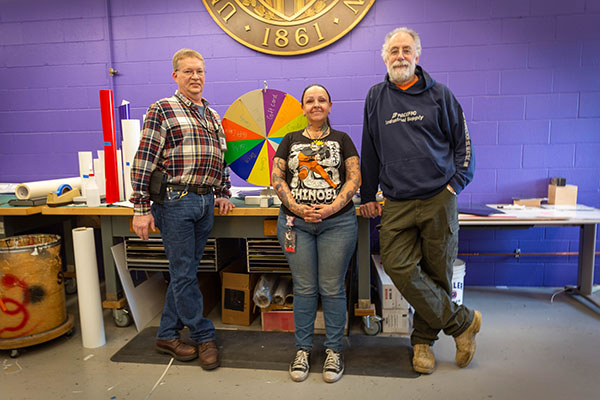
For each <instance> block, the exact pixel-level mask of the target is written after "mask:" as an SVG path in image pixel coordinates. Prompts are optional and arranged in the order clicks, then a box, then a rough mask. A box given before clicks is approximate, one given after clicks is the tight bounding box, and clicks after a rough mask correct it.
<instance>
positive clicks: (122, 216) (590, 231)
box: [42, 199, 600, 317]
mask: <svg viewBox="0 0 600 400" xmlns="http://www.w3.org/2000/svg"><path fill="white" fill-rule="evenodd" d="M234 203H236V208H234V209H233V210H232V212H230V213H229V214H227V215H218V214H217V209H215V222H214V226H213V229H212V231H211V233H210V237H213V238H245V237H251V238H263V237H268V236H265V229H264V226H265V221H267V220H276V219H277V215H278V213H279V207H278V206H271V207H268V208H260V207H256V206H244V205H243V202H241V201H239V200H237V199H234ZM42 214H43V215H71V216H73V215H97V216H99V217H100V221H101V235H102V252H103V258H104V272H105V279H106V282H105V283H106V300H105V302H104V303H103V306H104V307H106V308H121V307H123V306H124V304H125V303H124V299H123V298H122V296H121V293H120V292H121V289H120V285H119V281H118V279H117V272H116V268H115V264H114V260H113V257H112V253H111V247H112V246H113V245H114V244H116V243H118V242H119V241H121V240H122V239H123V238H127V237H137V236H136V235H135V233H134V232H133V229H132V228H131V219H132V216H133V210H132V209H131V208H124V207H116V206H101V207H95V208H87V207H81V206H71V207H54V208H51V207H43V208H42ZM574 215H575V217H564V216H560V217H552V216H543V217H533V218H524V217H511V216H507V215H492V216H474V215H466V214H460V215H459V224H460V226H461V228H462V229H527V228H532V227H549V226H577V227H579V257H578V277H577V286H576V287H572V288H568V289H569V290H568V292H569V293H571V294H576V295H580V296H583V297H584V298H586V299H587V300H589V301H592V302H593V300H592V299H591V297H590V295H591V294H592V290H593V282H594V257H595V249H596V227H597V224H598V223H600V218H591V219H586V218H578V217H577V215H576V214H574ZM357 218H358V246H357V254H356V264H357V274H358V302H357V304H356V305H355V315H357V316H363V317H365V316H370V315H374V314H375V309H374V306H373V304H372V303H371V293H370V282H371V268H370V253H371V251H370V224H369V219H367V218H363V217H362V216H360V214H359V212H358V208H357ZM151 236H152V237H160V235H159V233H157V232H155V233H151ZM270 237H272V236H270Z"/></svg>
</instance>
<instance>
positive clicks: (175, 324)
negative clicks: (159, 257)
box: [152, 191, 215, 343]
mask: <svg viewBox="0 0 600 400" xmlns="http://www.w3.org/2000/svg"><path fill="white" fill-rule="evenodd" d="M214 202H215V200H214V196H213V194H212V193H209V194H205V195H198V194H195V193H188V194H187V195H185V196H183V197H181V192H180V191H173V192H167V193H166V195H165V202H164V204H158V203H156V202H154V203H153V204H152V215H153V216H154V223H155V225H156V227H157V228H158V229H160V233H161V235H162V239H163V244H164V246H165V252H166V253H167V258H168V259H169V274H170V275H171V281H170V283H169V288H168V289H167V294H166V298H165V307H164V308H163V312H162V316H161V319H160V327H159V328H158V333H157V338H158V339H161V340H169V339H174V338H178V337H179V336H180V331H181V329H183V327H184V326H187V327H188V328H189V330H190V339H192V340H194V341H195V342H197V343H204V342H207V341H209V340H214V338H215V327H214V325H213V323H212V321H211V320H209V319H207V318H205V317H204V316H203V315H202V311H203V310H202V293H201V292H200V289H199V287H198V277H197V273H198V265H200V260H201V259H202V254H203V253H204V246H205V245H206V240H207V239H208V234H209V233H210V231H211V229H212V226H213V214H214Z"/></svg>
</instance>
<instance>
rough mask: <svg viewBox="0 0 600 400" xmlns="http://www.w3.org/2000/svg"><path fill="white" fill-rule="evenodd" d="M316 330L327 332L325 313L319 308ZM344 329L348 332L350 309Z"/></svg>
mask: <svg viewBox="0 0 600 400" xmlns="http://www.w3.org/2000/svg"><path fill="white" fill-rule="evenodd" d="M315 331H319V332H321V331H322V332H323V333H325V315H324V314H323V310H317V317H316V318H315ZM344 331H345V332H346V333H347V332H348V311H346V325H345V326H344Z"/></svg>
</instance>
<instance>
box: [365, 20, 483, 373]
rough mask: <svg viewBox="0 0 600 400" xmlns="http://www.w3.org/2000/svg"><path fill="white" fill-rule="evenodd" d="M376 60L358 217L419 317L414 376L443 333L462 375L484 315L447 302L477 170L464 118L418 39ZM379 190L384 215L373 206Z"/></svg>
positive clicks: (405, 38)
mask: <svg viewBox="0 0 600 400" xmlns="http://www.w3.org/2000/svg"><path fill="white" fill-rule="evenodd" d="M381 55H382V57H383V60H384V62H385V65H386V66H387V70H388V73H387V75H386V77H385V80H384V81H383V82H381V83H378V84H376V85H375V86H373V87H372V88H371V89H370V90H369V93H368V94H367V98H366V100H365V111H364V123H363V136H362V150H361V152H362V154H361V160H362V161H361V162H362V166H361V172H362V176H363V183H362V186H361V189H360V194H361V206H360V211H361V213H362V215H363V216H365V217H369V218H375V217H377V216H381V228H380V232H379V234H380V246H381V259H382V261H383V265H384V268H385V270H386V272H387V273H388V275H390V277H391V278H392V280H393V281H394V284H395V285H396V287H397V288H398V289H399V290H400V292H401V293H402V295H403V296H404V297H405V298H406V299H407V300H408V302H409V303H410V304H411V305H412V306H413V307H414V309H415V315H414V320H413V328H414V329H413V332H412V335H411V344H412V345H413V350H414V356H413V369H414V370H415V371H417V372H419V373H425V374H430V373H432V372H433V370H434V368H435V357H434V355H433V352H432V350H431V346H432V345H433V343H434V342H435V341H436V340H437V339H438V333H439V332H440V331H443V332H444V333H445V334H446V335H450V336H453V337H454V340H455V342H456V363H457V364H458V366H459V367H461V368H462V367H466V366H467V365H469V363H470V362H471V360H472V359H473V355H474V354H475V335H476V334H477V333H478V332H479V329H480V327H481V313H480V312H479V311H476V310H472V309H469V308H467V307H465V306H464V305H458V304H456V303H454V302H452V298H451V285H452V271H453V263H454V261H455V260H456V255H457V252H458V208H457V202H456V196H457V195H458V194H459V193H460V192H461V191H462V190H463V189H464V188H465V186H466V185H467V184H468V183H469V182H471V180H472V179H473V172H474V170H475V159H474V156H473V149H472V147H471V139H470V137H469V131H468V129H467V124H466V122H465V116H464V114H463V111H462V108H461V106H460V104H459V103H458V101H457V100H456V98H455V97H454V95H453V94H452V92H450V90H449V89H448V88H447V87H446V86H444V85H442V84H440V83H437V82H436V81H435V80H433V78H431V76H429V74H428V73H427V72H425V70H423V68H421V67H420V66H418V65H417V62H418V61H419V56H420V55H421V40H420V38H419V35H418V34H417V33H416V32H415V31H413V30H411V29H408V28H397V29H395V30H394V31H392V32H390V33H389V34H388V35H387V36H386V38H385V42H384V44H383V48H382V51H381ZM378 185H379V186H380V188H381V190H382V192H383V195H384V197H385V203H384V206H383V207H382V206H381V205H380V204H379V203H378V202H377V201H376V199H375V195H376V193H377V187H378Z"/></svg>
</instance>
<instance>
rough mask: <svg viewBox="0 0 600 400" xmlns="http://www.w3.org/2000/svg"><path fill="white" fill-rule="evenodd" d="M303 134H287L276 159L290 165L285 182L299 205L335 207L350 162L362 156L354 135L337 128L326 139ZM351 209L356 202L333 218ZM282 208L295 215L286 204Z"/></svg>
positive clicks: (285, 211)
mask: <svg viewBox="0 0 600 400" xmlns="http://www.w3.org/2000/svg"><path fill="white" fill-rule="evenodd" d="M302 132H303V130H301V131H295V132H290V133H288V134H287V135H285V137H284V138H283V140H282V141H281V143H280V144H279V147H278V148H277V152H276V153H275V157H278V158H281V159H283V160H286V162H287V171H286V174H285V181H286V182H287V184H288V186H289V188H290V191H291V192H292V196H293V197H294V199H295V200H296V202H297V203H298V204H331V203H333V201H334V200H335V198H336V197H337V196H338V194H339V193H340V190H341V189H342V186H344V183H345V182H346V167H345V161H346V159H347V158H348V157H353V156H356V157H358V152H357V151H356V147H355V146H354V143H352V139H350V136H348V135H347V134H346V133H344V132H340V131H336V130H334V129H331V131H330V133H329V135H327V136H326V137H324V138H323V139H316V140H313V139H309V138H307V137H306V136H304V135H302ZM351 207H353V203H352V202H349V203H348V204H346V206H345V207H344V208H343V209H341V210H340V211H338V212H337V213H335V214H333V215H332V216H331V217H329V218H332V217H335V216H337V215H340V214H342V213H344V212H346V211H347V210H349V209H350V208H351ZM281 209H282V210H283V212H284V213H286V214H287V215H295V214H294V213H293V212H291V211H290V210H289V209H288V208H287V207H286V206H284V205H282V206H281Z"/></svg>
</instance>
